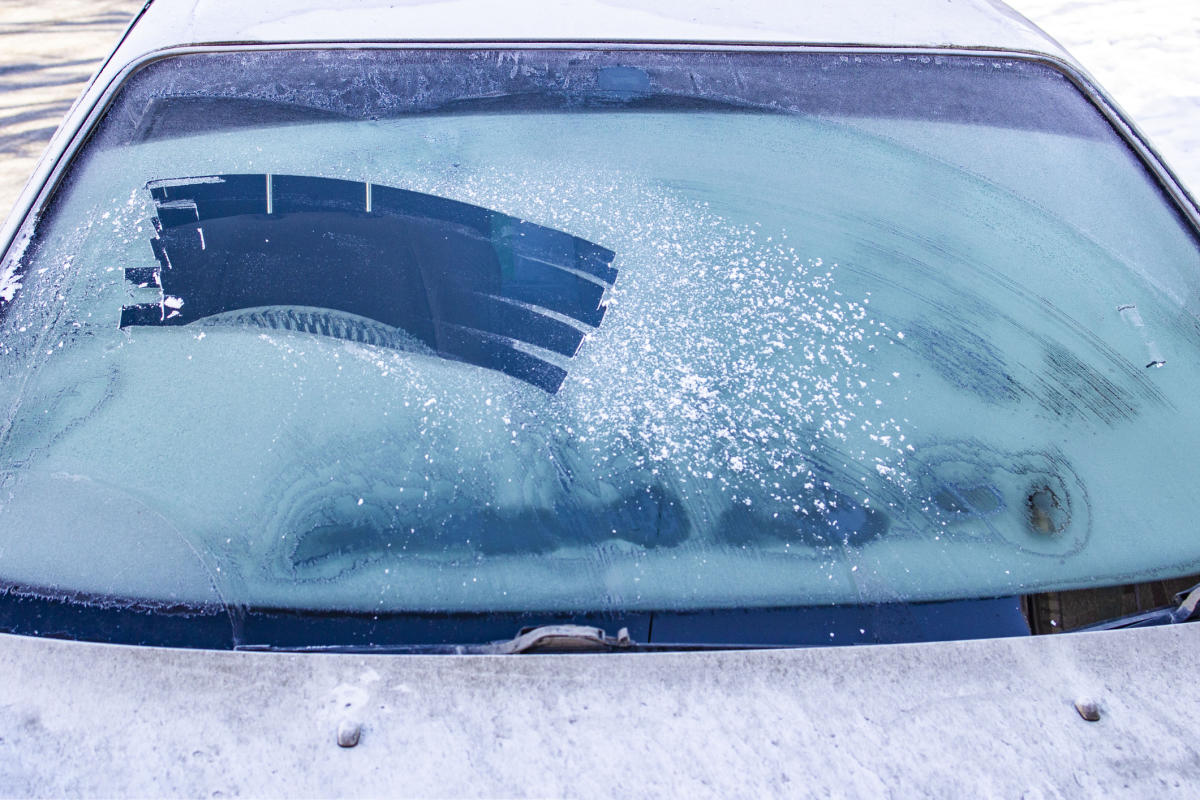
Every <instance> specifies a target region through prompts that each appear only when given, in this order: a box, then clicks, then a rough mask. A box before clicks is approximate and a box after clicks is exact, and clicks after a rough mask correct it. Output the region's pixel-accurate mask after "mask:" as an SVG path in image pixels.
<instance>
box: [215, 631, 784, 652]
mask: <svg viewBox="0 0 1200 800" xmlns="http://www.w3.org/2000/svg"><path fill="white" fill-rule="evenodd" d="M776 647H778V645H753V644H751V645H747V644H679V643H672V644H658V643H655V644H642V643H638V642H634V641H633V640H632V639H631V638H630V636H629V629H628V628H621V629H620V630H619V631H617V635H616V636H609V635H608V633H606V632H605V631H604V629H603V628H593V627H591V626H588V625H539V626H537V627H533V628H523V629H522V630H521V631H520V632H519V633H518V634H517V635H516V636H514V637H513V638H512V639H505V640H501V641H497V642H488V643H485V644H351V645H312V646H300V647H293V646H278V645H270V644H242V645H238V646H237V647H235V648H234V649H235V650H240V651H251V652H271V653H373V654H402V653H407V654H413V655H525V654H531V653H620V652H626V653H630V652H633V653H645V652H673V651H699V650H757V649H774V648H776Z"/></svg>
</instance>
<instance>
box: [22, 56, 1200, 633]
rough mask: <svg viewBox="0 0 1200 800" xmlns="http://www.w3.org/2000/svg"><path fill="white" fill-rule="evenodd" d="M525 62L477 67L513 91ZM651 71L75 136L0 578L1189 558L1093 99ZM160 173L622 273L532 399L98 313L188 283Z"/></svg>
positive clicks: (1126, 178)
mask: <svg viewBox="0 0 1200 800" xmlns="http://www.w3.org/2000/svg"><path fill="white" fill-rule="evenodd" d="M380 57H381V58H382V56H380ZM242 58H247V59H250V58H251V57H250V56H242ZM356 58H359V57H357V56H356ZM446 58H447V59H449V61H447V62H446V63H450V62H451V61H453V59H452V58H450V57H446ZM522 58H523V59H525V60H523V61H521V63H520V65H518V64H517V62H516V61H515V60H513V59H512V58H509V59H508V60H504V61H503V64H502V66H503V67H504V70H505V73H506V74H507V73H508V71H511V70H515V71H516V72H515V73H514V74H518V73H519V74H521V75H526V76H528V75H534V76H535V77H536V73H537V71H538V67H537V64H536V63H534V62H531V61H529V60H528V59H530V58H533V56H531V55H530V54H524V55H523V56H522ZM605 58H606V59H608V60H604V59H600V61H601V62H602V63H600V64H599V66H600V67H602V68H604V69H609V68H612V67H613V64H612V63H610V62H611V61H612V60H614V59H619V58H620V56H619V55H612V56H611V57H609V56H606V57H605ZM251 60H252V59H251ZM335 60H336V59H335ZM439 63H441V62H439ZM839 63H840V62H839ZM845 63H850V62H845ZM343 66H344V65H343ZM477 66H478V67H479V69H480V70H482V71H483V72H486V71H487V70H493V71H494V70H496V69H497V68H498V67H497V62H496V61H495V60H494V59H493V60H491V61H488V60H480V63H479V64H478V65H477ZM618 66H620V65H618ZM634 66H636V65H634ZM645 67H646V65H645V64H643V65H642V67H638V68H639V69H642V68H645ZM696 69H700V68H699V66H697V67H696ZM722 69H723V67H722ZM521 70H525V71H526V72H523V73H522V72H521ZM701 72H702V70H701ZM646 74H647V75H648V76H649V77H648V80H650V83H649V84H646V83H645V82H644V81H643V80H642V78H641V76H640V75H639V74H638V73H637V72H636V71H634V72H620V73H602V74H600V75H598V76H596V81H597V84H596V88H597V89H598V90H600V91H604V92H610V93H615V94H611V95H606V96H604V97H597V96H591V97H590V98H589V99H588V102H587V103H585V104H584V105H583V106H582V107H581V108H578V109H574V110H572V109H570V108H564V107H563V103H562V102H559V101H560V100H562V98H558V100H555V103H557V104H558V105H554V107H553V108H552V109H551V108H539V109H534V112H536V113H534V112H529V113H518V112H516V111H513V110H512V109H508V110H507V111H506V113H482V112H480V111H479V110H478V109H476V112H477V113H471V114H461V115H458V114H437V115H429V116H422V115H420V114H416V113H414V114H411V115H408V116H404V115H399V116H397V117H395V118H387V117H385V118H381V119H369V118H367V119H337V120H325V121H316V120H314V119H312V118H311V115H309V116H305V117H304V118H303V119H301V120H296V119H284V118H277V119H275V120H274V122H272V123H271V124H262V125H259V126H257V127H240V128H236V129H233V130H227V131H221V132H217V131H211V130H201V131H195V130H192V131H186V130H184V131H181V130H170V131H166V130H165V129H164V130H159V131H158V132H157V133H155V132H154V131H145V130H143V131H142V132H141V134H139V136H137V137H134V139H133V143H130V142H129V141H125V142H124V143H122V144H120V146H114V147H113V148H112V149H109V150H103V149H100V150H98V151H97V152H95V153H94V154H93V155H92V156H90V157H89V158H88V159H87V160H86V162H85V165H84V166H83V167H81V168H80V169H79V171H78V172H77V173H76V174H75V175H74V176H73V177H72V179H71V180H70V181H69V182H68V190H67V191H66V193H65V194H64V195H63V198H62V199H61V201H60V204H59V206H57V207H56V209H55V210H54V212H53V213H52V214H51V215H50V216H49V217H48V218H47V220H46V222H45V223H43V228H42V233H41V234H40V236H39V238H38V239H37V241H35V242H34V243H33V244H32V245H31V247H30V248H29V251H28V252H27V253H26V254H25V257H24V258H23V259H22V261H21V266H22V270H21V272H20V280H21V281H22V286H21V288H20V290H19V291H17V292H16V294H15V296H14V297H13V298H12V299H11V302H8V301H6V303H5V305H4V306H3V309H2V310H0V313H2V314H3V322H2V324H3V326H4V327H3V331H4V335H3V338H2V339H0V404H2V405H3V407H4V408H5V409H7V410H8V413H7V415H6V417H5V418H4V420H3V422H2V423H0V425H2V426H3V427H2V428H0V437H2V441H3V447H2V449H0V575H2V576H3V579H4V581H5V582H6V583H9V584H17V585H21V586H25V587H30V586H32V587H43V588H45V589H46V590H47V591H51V590H54V591H64V592H65V591H68V590H69V591H71V592H75V593H76V594H83V595H88V594H95V595H102V596H108V597H129V596H136V597H138V598H142V599H150V600H153V601H155V602H162V603H173V602H194V603H196V604H205V603H218V602H219V603H223V604H227V605H230V606H235V607H236V606H242V605H244V606H268V607H285V608H289V607H300V608H334V609H355V610H358V611H369V610H372V609H380V610H384V611H387V610H396V609H401V610H480V609H510V610H524V609H541V610H548V609H549V610H552V609H567V610H580V609H583V610H596V609H636V608H640V609H663V608H720V607H743V606H744V607H750V606H787V605H821V604H829V603H837V604H857V603H875V602H886V601H893V600H904V601H911V600H932V599H945V598H962V597H997V596H1003V595H1011V594H1017V593H1023V592H1027V591H1032V590H1036V589H1039V588H1048V587H1068V586H1079V585H1087V584H1089V583H1091V582H1096V581H1110V582H1112V581H1117V580H1122V581H1123V580H1129V579H1131V578H1132V576H1139V577H1143V576H1144V577H1152V576H1155V575H1161V574H1169V573H1180V572H1185V571H1192V570H1193V568H1194V567H1195V565H1196V562H1197V561H1200V552H1198V551H1197V550H1196V546H1195V543H1194V542H1193V541H1192V538H1193V537H1191V536H1190V534H1189V533H1188V531H1189V530H1190V528H1189V527H1188V525H1187V524H1186V519H1187V518H1188V507H1187V505H1186V502H1183V501H1182V500H1181V498H1186V497H1189V496H1190V486H1191V484H1192V483H1193V482H1194V481H1193V478H1192V474H1191V471H1190V467H1189V468H1185V467H1183V466H1181V465H1187V464H1190V460H1191V456H1192V454H1193V453H1194V451H1195V449H1196V448H1197V447H1200V430H1198V426H1197V425H1196V423H1195V420H1194V419H1193V415H1192V414H1191V413H1190V411H1189V409H1190V407H1191V398H1192V397H1194V396H1195V395H1196V394H1197V392H1200V380H1198V379H1197V375H1196V372H1195V370H1193V369H1191V368H1190V367H1189V366H1188V365H1190V364H1191V363H1192V362H1193V361H1194V360H1195V357H1196V354H1197V346H1196V345H1197V341H1198V338H1200V326H1197V324H1196V322H1195V316H1194V315H1192V314H1191V313H1189V311H1188V309H1189V308H1192V307H1193V306H1194V305H1195V303H1196V298H1197V297H1198V296H1200V292H1198V291H1197V288H1198V281H1197V278H1196V274H1197V273H1196V270H1197V256H1196V247H1195V243H1194V241H1193V240H1192V239H1191V238H1190V237H1189V236H1188V235H1186V234H1185V233H1183V232H1182V231H1181V229H1180V228H1179V221H1178V219H1177V217H1175V216H1174V215H1173V213H1172V212H1171V211H1170V210H1169V209H1167V208H1165V207H1164V206H1162V204H1161V196H1160V195H1158V193H1157V190H1156V189H1155V188H1154V187H1153V185H1152V184H1151V183H1149V182H1148V181H1147V180H1146V177H1145V175H1144V174H1143V173H1141V172H1139V171H1138V169H1137V167H1136V165H1134V164H1133V163H1132V162H1131V161H1130V160H1129V156H1128V153H1126V152H1124V151H1122V150H1121V149H1120V147H1119V145H1114V144H1113V142H1111V141H1107V140H1105V139H1104V138H1103V137H1102V136H1099V135H1096V133H1095V131H1094V130H1093V129H1092V128H1091V127H1089V124H1085V123H1086V119H1085V120H1084V122H1079V119H1084V117H1078V118H1077V119H1076V122H1075V123H1072V124H1071V125H1065V126H1060V127H1058V128H1056V127H1055V126H1048V127H1049V129H1047V126H1041V127H1038V126H1037V125H1034V124H1033V123H1032V122H1030V121H1029V119H1026V120H1025V122H1028V123H1029V124H1022V125H1016V124H1014V125H1010V126H990V125H988V124H985V123H986V122H987V120H986V119H977V118H967V119H955V120H951V121H945V122H938V121H931V120H928V119H920V118H919V117H920V115H919V114H918V115H916V116H917V117H918V118H913V115H905V114H897V115H896V116H895V117H884V118H883V119H880V120H874V121H871V120H866V119H864V117H863V116H862V114H861V113H858V112H859V111H861V109H850V111H852V112H854V113H845V114H843V115H840V116H839V115H837V114H833V113H832V112H833V111H836V110H838V108H840V107H839V106H837V104H833V105H830V106H823V107H821V108H820V109H818V111H821V112H822V113H814V114H803V113H796V114H794V115H792V114H782V113H770V114H766V113H757V112H755V113H749V112H746V111H745V110H744V109H743V110H742V111H739V112H738V113H731V112H730V110H729V109H728V108H726V109H723V110H720V111H718V110H713V109H712V108H708V107H705V108H704V109H695V108H688V109H687V110H686V111H681V110H669V109H662V108H657V107H656V108H650V109H637V108H629V107H627V106H628V105H629V104H630V103H633V104H635V105H636V102H640V101H641V100H640V99H639V98H641V99H644V98H642V97H641V94H642V93H644V92H645V91H646V88H645V87H646V86H647V85H649V86H650V87H651V88H653V87H654V86H655V83H654V81H657V80H660V78H661V75H659V73H656V72H655V71H654V70H653V69H650V70H648V71H647V73H646ZM747 74H749V73H747ZM764 74H767V73H759V77H760V78H761V77H762V76H763V75H764ZM1014 74H1015V73H1014ZM488 75H491V73H488ZM722 75H724V76H725V77H726V78H728V77H729V75H728V74H727V73H722ZM355 76H360V73H359V72H353V73H352V75H351V76H350V77H347V78H346V81H347V83H346V86H348V87H351V88H353V87H358V88H359V89H361V88H362V86H361V85H360V83H356V81H358V80H359V78H358V77H355ZM485 77H487V76H485ZM491 77H495V76H494V75H491ZM701 77H703V75H701ZM677 78H679V75H677V74H675V75H673V79H677ZM489 79H490V78H489ZM189 80H190V79H189ZM714 80H715V79H714ZM1022 80H1024V78H1022ZM601 84H603V85H601ZM197 85H199V84H198V83H197ZM679 85H682V84H679ZM715 85H716V83H713V84H710V85H709V90H711V91H709V90H706V93H704V94H703V96H702V98H701V99H704V100H705V101H706V102H708V101H711V100H713V99H714V98H715V97H717V96H718V94H720V93H719V92H716V91H715V90H712V87H713V86H715ZM721 85H722V86H726V87H729V86H735V85H736V81H734V82H733V83H728V84H721ZM765 85H766V84H765V83H763V82H759V83H756V84H755V86H757V87H758V88H759V89H763V90H764V91H765V89H764V88H763V87H765ZM293 88H295V87H293ZM443 88H444V87H443ZM843 88H845V87H844V86H843ZM289 91H290V90H289ZM439 91H440V90H439ZM725 91H726V89H722V90H721V92H725ZM347 96H349V95H347ZM722 96H725V97H726V99H728V96H726V95H722ZM260 99H261V98H260ZM318 99H319V98H318ZM343 99H344V98H343ZM479 99H480V98H478V97H474V98H473V102H474V101H476V100H479ZM484 99H487V98H484ZM761 99H762V98H761V97H759V98H757V99H756V102H758V101H760V100H761ZM601 100H603V103H601V102H600V101H601ZM314 102H316V100H314ZM605 103H607V104H609V105H612V104H617V105H620V108H619V109H617V112H616V113H613V112H614V109H610V108H607V107H600V108H598V107H597V104H599V105H600V106H603V105H604V104H605ZM552 105H553V104H552ZM566 105H567V106H569V105H570V104H569V103H567V104H566ZM760 105H761V103H760ZM756 107H757V106H756ZM842 110H843V111H844V110H845V109H844V108H843V109H842ZM193 111H194V109H193ZM276 111H278V109H276ZM292 111H294V109H292ZM568 112H569V113H568ZM635 112H636V113H635ZM1075 112H1079V109H1078V108H1076V109H1075ZM1075 112H1073V113H1075ZM272 113H275V112H272ZM288 113H292V112H291V111H289V112H288ZM1079 113H1082V112H1079ZM1026 116H1027V117H1029V115H1026ZM1033 116H1036V115H1033ZM1077 116H1078V115H1077ZM164 119H165V118H164ZM1030 119H1032V117H1030ZM300 123H303V124H300ZM188 133H190V134H192V135H184V134H188ZM143 134H144V135H143ZM118 138H119V137H118ZM97 141H98V142H102V141H109V140H106V139H105V138H104V136H100V137H98V139H97ZM977 141H986V143H987V147H986V148H983V150H985V151H986V152H982V153H980V152H976V150H974V149H972V146H971V143H972V142H977ZM1080 165H1091V166H1092V168H1091V169H1080V168H1079V167H1080ZM189 174H190V175H220V174H253V175H267V174H275V175H279V174H292V175H311V176H319V177H321V178H325V179H332V180H337V181H346V182H353V183H355V184H356V185H363V186H366V185H367V184H371V185H384V186H394V187H402V188H403V189H405V190H409V191H412V192H420V193H423V194H426V195H431V196H436V197H440V198H448V199H449V200H453V201H456V202H460V203H468V204H471V205H473V206H478V207H482V208H486V209H493V210H494V211H495V212H496V213H498V214H503V215H507V216H510V217H512V218H515V219H521V220H527V221H529V222H531V223H533V224H535V225H539V226H545V227H546V228H552V229H554V230H557V231H563V232H565V233H566V234H569V235H570V236H572V237H578V238H579V239H581V240H586V241H589V242H594V243H596V244H598V245H600V246H602V247H604V248H607V249H608V250H611V251H612V252H614V253H615V254H616V256H615V257H614V260H613V263H612V266H613V268H615V269H617V270H619V273H620V279H619V280H618V281H616V282H615V283H614V284H613V285H612V286H611V288H610V289H609V290H608V292H607V294H606V296H605V304H606V306H607V312H606V314H605V319H604V324H603V325H602V326H601V327H600V328H598V329H595V330H592V331H590V332H589V333H588V335H587V336H586V337H584V338H583V339H582V341H581V342H580V343H579V345H578V348H577V350H575V351H574V355H573V357H571V358H570V364H569V366H570V369H569V374H568V375H567V376H566V378H565V379H564V380H563V382H562V384H561V388H560V389H559V391H558V392H557V393H555V394H553V395H550V394H547V393H546V392H544V391H541V390H539V389H537V388H535V387H534V386H531V385H528V384H527V383H523V382H521V381H519V380H515V379H513V378H512V377H511V376H509V375H506V374H503V373H502V372H498V371H495V370H488V369H481V368H479V367H478V366H476V365H472V364H466V363H459V362H454V361H449V360H446V359H444V358H441V357H439V356H438V355H437V353H436V350H435V349H433V348H430V347H429V346H428V344H427V343H424V342H413V341H410V340H408V339H406V338H405V337H404V336H403V335H402V332H399V331H398V330H397V329H395V328H394V327H389V326H381V325H379V324H378V323H377V321H373V320H367V319H365V318H362V317H358V316H354V315H348V314H345V313H342V312H335V311H334V310H331V309H329V308H322V307H319V306H310V305H307V304H305V305H291V304H288V305H276V306H266V307H257V308H253V309H243V310H239V311H235V312H229V313H224V314H219V315H217V316H213V317H206V318H205V319H203V320H201V321H198V322H196V323H193V324H189V325H181V326H178V327H174V328H163V327H156V326H128V327H126V328H125V329H121V327H120V322H121V309H122V308H125V307H133V306H136V305H139V304H150V305H155V307H156V308H157V309H158V310H159V311H160V313H161V315H162V316H164V317H165V316H166V315H167V314H168V313H170V312H171V311H179V310H180V309H187V308H188V305H187V302H188V301H187V298H184V297H178V296H176V295H172V294H168V293H165V292H164V291H163V290H162V286H161V285H158V284H157V283H156V282H155V281H154V280H151V278H152V273H153V270H154V268H155V267H156V265H157V263H158V262H157V260H156V254H155V253H154V251H152V250H151V248H150V247H149V246H148V244H147V242H148V241H149V240H150V239H151V238H153V237H154V236H155V230H154V228H153V222H152V221H153V219H154V218H155V215H156V207H155V204H154V202H153V198H152V197H151V196H150V194H149V193H148V192H147V191H146V189H145V186H146V184H147V183H148V182H151V181H156V180H161V179H163V178H164V177H167V178H170V177H178V176H180V175H189ZM364 193H365V190H364ZM1070 197H1080V198H1082V199H1081V200H1080V201H1079V203H1066V202H1065V201H1064V198H1070ZM356 198H357V195H356ZM356 202H357V201H356ZM363 202H364V203H366V197H364V198H363ZM1123 204H1124V205H1123ZM1129 204H1132V205H1133V206H1135V207H1136V208H1137V209H1138V213H1137V214H1134V215H1131V214H1128V213H1124V214H1122V213H1121V211H1120V210H1121V209H1122V208H1127V207H1128V206H1129ZM1097 220H1102V221H1103V223H1101V222H1097ZM147 270H148V271H149V272H147ZM6 274H7V273H6ZM13 274H15V273H13ZM273 277H275V278H278V279H279V280H287V279H288V277H289V273H286V272H284V273H283V274H281V275H277V276H273ZM127 278H128V280H127ZM1130 308H1133V309H1136V311H1137V314H1136V316H1135V315H1134V314H1133V313H1132V312H1131V311H1130ZM551 313H553V312H551ZM334 330H336V331H337V332H338V334H339V335H338V337H337V338H331V336H330V335H328V333H329V332H330V331H334ZM545 357H546V358H547V359H548V360H549V361H550V362H552V363H555V364H557V365H558V366H563V365H564V364H565V363H566V362H567V357H566V356H565V355H564V354H562V353H558V354H554V353H551V354H549V355H546V356H545ZM556 359H557V360H556ZM1155 361H1161V362H1164V364H1165V366H1153V364H1154V362H1155ZM1148 365H1150V366H1148ZM48 509H52V511H48ZM26 531H36V532H37V535H27V534H26V533H24V532H26ZM81 531H87V532H88V535H82V534H81ZM64 554H69V558H64ZM68 562H69V563H68ZM85 565H86V566H85Z"/></svg>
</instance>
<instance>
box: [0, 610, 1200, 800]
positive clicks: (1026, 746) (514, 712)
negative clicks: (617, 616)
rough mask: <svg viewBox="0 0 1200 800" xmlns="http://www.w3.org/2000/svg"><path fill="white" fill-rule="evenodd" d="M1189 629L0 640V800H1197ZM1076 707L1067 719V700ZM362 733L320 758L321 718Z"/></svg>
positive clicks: (326, 738)
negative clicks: (544, 642)
mask: <svg viewBox="0 0 1200 800" xmlns="http://www.w3.org/2000/svg"><path fill="white" fill-rule="evenodd" d="M1197 647H1200V626H1192V625H1177V626H1172V627H1162V628H1146V629H1138V630H1130V631H1125V632H1121V633H1080V634H1072V635H1066V636H1041V637H1030V638H1016V639H995V640H982V641H964V642H944V643H935V644H910V645H882V646H876V647H843V648H810V649H796V650H760V651H742V652H709V653H667V654H627V655H606V654H595V655H535V656H379V655H374V656H371V655H368V656H359V655H329V654H325V655H311V654H308V655H303V654H273V653H244V652H215V651H208V652H205V651H194V650H167V649H155V648H138V647H125V646H114V645H98V644H86V643H78V642H61V641H53V640H39V639H33V638H24V637H17V636H5V637H3V644H2V646H0V685H3V686H5V687H7V688H6V690H5V691H4V692H3V694H2V695H0V785H3V786H4V787H5V793H6V794H14V795H34V794H36V795H54V796H59V795H100V796H106V795H115V794H129V795H136V796H142V795H146V796H161V795H170V796H184V795H187V796H200V795H204V796H210V795H211V796H216V795H214V794H213V793H214V792H221V793H222V794H223V795H224V796H230V795H249V796H268V795H288V796H345V795H359V796H364V795H365V796H383V795H403V796H420V797H435V796H577V795H582V796H596V795H606V796H611V795H615V794H620V795H626V796H630V795H633V796H658V795H671V796H696V795H703V796H709V795H717V796H740V797H758V796H782V795H797V796H800V795H802V796H831V797H840V796H849V797H871V796H874V797H884V796H895V797H911V796H917V795H928V796H939V797H940V796H945V797H961V796H967V795H971V796H982V797H1017V796H1036V797H1080V796H1114V795H1118V794H1131V795H1132V794H1135V793H1137V794H1139V795H1141V796H1151V795H1166V794H1168V793H1178V791H1179V787H1181V786H1196V785H1200V750H1198V749H1197V743H1196V737H1195V736H1194V731H1195V716H1194V710H1195V709H1196V708H1197V704H1198V702H1200V688H1198V685H1197V683H1196V681H1195V680H1194V679H1193V676H1192V674H1191V673H1192V661H1193V658H1192V656H1193V654H1194V653H1195V652H1196V649H1197ZM1077 701H1082V702H1084V703H1087V702H1090V703H1094V704H1095V705H1096V706H1097V707H1098V708H1099V712H1100V719H1099V720H1098V721H1096V722H1087V721H1085V720H1084V719H1083V718H1082V717H1081V715H1080V714H1079V713H1078V712H1077V710H1076V708H1075V703H1076V702H1077ZM355 726H357V727H358V728H359V730H360V731H361V734H360V738H359V741H358V744H357V746H356V747H354V748H351V749H343V748H341V747H339V746H338V744H337V732H338V729H339V727H342V728H343V729H347V728H349V729H353V728H354V727H355Z"/></svg>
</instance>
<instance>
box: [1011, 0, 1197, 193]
mask: <svg viewBox="0 0 1200 800" xmlns="http://www.w3.org/2000/svg"><path fill="white" fill-rule="evenodd" d="M1008 5H1010V6H1012V7H1013V8H1015V9H1016V10H1017V11H1019V12H1021V13H1022V14H1024V15H1025V16H1027V17H1029V18H1030V19H1031V20H1033V21H1034V22H1035V23H1037V25H1038V26H1040V27H1041V28H1042V29H1043V30H1045V31H1046V32H1047V33H1049V34H1050V35H1051V36H1053V37H1054V38H1056V39H1058V41H1059V42H1061V43H1062V44H1063V46H1064V47H1066V48H1067V50H1069V51H1070V52H1071V54H1072V55H1073V56H1075V58H1076V59H1077V60H1078V61H1079V62H1080V63H1081V64H1083V66H1084V68H1085V69H1087V70H1088V71H1089V72H1090V73H1091V74H1092V75H1093V76H1094V77H1095V78H1096V80H1098V81H1099V82H1100V85H1101V86H1103V87H1104V88H1105V89H1106V90H1108V92H1109V93H1110V94H1111V95H1112V97H1113V98H1114V99H1115V100H1116V101H1117V103H1119V104H1120V105H1121V107H1122V108H1123V109H1124V110H1125V111H1126V112H1127V113H1128V114H1129V115H1130V116H1131V117H1132V118H1133V121H1134V123H1135V124H1136V125H1137V126H1138V127H1139V128H1141V130H1142V131H1143V132H1144V133H1145V134H1146V135H1147V136H1149V138H1150V141H1151V143H1152V144H1153V145H1154V146H1155V147H1156V148H1157V149H1158V150H1159V152H1160V153H1161V154H1162V156H1163V158H1165V159H1166V161H1167V164H1168V165H1170V166H1171V168H1172V169H1174V170H1175V172H1176V174H1177V175H1178V176H1179V177H1180V179H1181V180H1182V181H1183V183H1184V184H1185V185H1186V186H1188V187H1189V188H1190V189H1191V190H1193V191H1198V190H1200V59H1198V58H1196V49H1197V44H1198V42H1200V3H1197V2H1194V0H1192V1H1191V2H1188V1H1187V0H1183V1H1181V0H1008Z"/></svg>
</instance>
